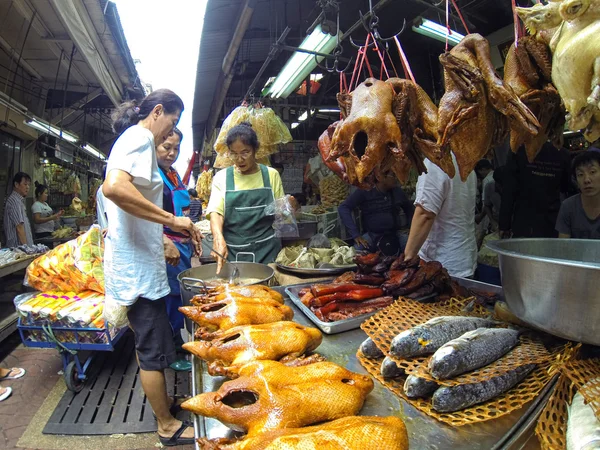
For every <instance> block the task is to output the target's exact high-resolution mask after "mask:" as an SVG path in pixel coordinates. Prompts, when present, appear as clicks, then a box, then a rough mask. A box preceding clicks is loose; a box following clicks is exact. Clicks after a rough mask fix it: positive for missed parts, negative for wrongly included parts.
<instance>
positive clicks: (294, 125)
mask: <svg viewBox="0 0 600 450" xmlns="http://www.w3.org/2000/svg"><path fill="white" fill-rule="evenodd" d="M298 125H300V124H299V123H298V122H294V123H292V126H291V127H290V128H291V129H292V130H293V129H294V128H296V127H298Z"/></svg>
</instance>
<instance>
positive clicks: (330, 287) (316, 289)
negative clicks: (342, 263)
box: [310, 283, 377, 297]
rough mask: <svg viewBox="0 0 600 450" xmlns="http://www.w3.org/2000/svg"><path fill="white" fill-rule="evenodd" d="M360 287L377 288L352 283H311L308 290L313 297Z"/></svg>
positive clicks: (359, 288)
mask: <svg viewBox="0 0 600 450" xmlns="http://www.w3.org/2000/svg"><path fill="white" fill-rule="evenodd" d="M361 289H377V287H375V286H364V285H360V286H359V285H357V284H354V283H332V284H313V285H312V286H311V287H310V290H311V292H312V294H313V295H314V296H315V297H321V296H322V295H329V294H335V293H336V292H350V291H356V290H361Z"/></svg>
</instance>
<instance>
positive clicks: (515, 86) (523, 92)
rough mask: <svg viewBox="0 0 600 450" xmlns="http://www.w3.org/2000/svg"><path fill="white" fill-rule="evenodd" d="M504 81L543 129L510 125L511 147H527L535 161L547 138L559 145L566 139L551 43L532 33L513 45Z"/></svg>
mask: <svg viewBox="0 0 600 450" xmlns="http://www.w3.org/2000/svg"><path fill="white" fill-rule="evenodd" d="M504 83H505V84H506V85H507V86H509V87H510V88H511V89H512V90H513V91H514V93H515V94H517V96H518V97H519V99H520V100H521V101H522V102H523V103H524V104H525V105H526V106H527V107H528V108H529V110H530V111H531V112H532V113H533V114H534V115H535V117H536V118H537V120H538V122H539V123H540V127H541V128H540V131H539V132H538V134H537V135H535V136H534V135H532V134H530V133H528V132H526V131H524V130H523V129H522V128H517V127H511V130H510V147H511V149H512V151H513V152H516V151H517V150H518V149H519V148H520V147H521V146H522V145H524V146H525V151H526V153H527V158H528V160H529V161H530V162H532V161H533V160H534V159H535V157H536V155H537V154H538V153H539V151H540V150H541V148H542V145H544V143H545V142H546V141H547V140H551V141H552V143H553V144H554V146H555V147H558V148H560V147H561V146H562V140H563V129H564V124H565V110H564V108H563V106H562V101H561V99H560V95H558V91H557V90H556V88H555V87H554V85H553V84H552V55H551V53H550V49H549V48H548V46H547V45H546V44H545V43H544V42H541V41H538V40H537V39H536V38H535V37H533V36H525V37H522V38H520V39H519V41H518V45H517V47H515V45H514V44H513V45H512V46H511V47H510V49H509V51H508V55H507V57H506V61H505V63H504Z"/></svg>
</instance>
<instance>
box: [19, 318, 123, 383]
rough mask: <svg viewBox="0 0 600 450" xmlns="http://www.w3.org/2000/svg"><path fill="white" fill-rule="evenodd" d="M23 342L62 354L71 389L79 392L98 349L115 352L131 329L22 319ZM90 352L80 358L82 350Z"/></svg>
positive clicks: (20, 328) (20, 321)
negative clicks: (122, 338) (66, 324)
mask: <svg viewBox="0 0 600 450" xmlns="http://www.w3.org/2000/svg"><path fill="white" fill-rule="evenodd" d="M17 328H18V330H19V334H20V336H21V341H22V342H23V345H25V346H26V347H33V348H56V349H57V350H58V352H59V353H60V356H61V359H62V364H63V374H64V378H65V384H66V385H67V389H69V390H70V391H73V392H75V393H77V392H79V391H81V389H83V385H84V383H85V380H86V378H87V371H88V369H89V367H90V364H91V362H92V361H93V359H94V356H95V355H96V353H95V352H97V351H113V350H114V349H115V345H116V344H117V342H118V341H119V339H121V337H122V336H123V334H125V332H126V331H127V327H123V328H121V329H115V328H114V327H111V326H110V325H109V324H107V325H106V326H105V327H104V328H89V327H87V328H86V327H67V326H57V325H53V324H50V323H49V322H44V323H37V324H25V323H23V318H22V317H20V318H19V323H18V325H17ZM82 351H83V352H89V354H88V355H87V356H86V357H85V358H80V356H79V352H82Z"/></svg>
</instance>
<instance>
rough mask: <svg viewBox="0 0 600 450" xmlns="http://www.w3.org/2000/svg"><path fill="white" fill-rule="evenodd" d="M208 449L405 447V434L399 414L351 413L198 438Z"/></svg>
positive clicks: (360, 449)
mask: <svg viewBox="0 0 600 450" xmlns="http://www.w3.org/2000/svg"><path fill="white" fill-rule="evenodd" d="M198 443H199V444H200V447H201V448H203V449H211V450H283V449H315V450H340V449H344V450H381V449H385V450H408V435H407V433H406V426H405V425H404V422H402V420H401V419H399V418H398V417H393V416H390V417H369V416H351V417H344V418H342V419H337V420H334V421H331V422H327V423H324V424H320V425H314V426H311V427H305V428H284V429H280V430H273V431H267V432H266V433H263V434H260V435H258V436H255V437H248V438H245V439H242V440H238V441H230V440H227V439H213V440H209V439H205V438H201V439H199V440H198Z"/></svg>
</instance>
